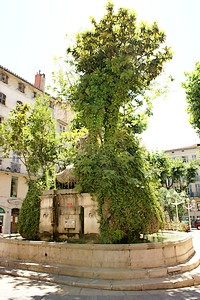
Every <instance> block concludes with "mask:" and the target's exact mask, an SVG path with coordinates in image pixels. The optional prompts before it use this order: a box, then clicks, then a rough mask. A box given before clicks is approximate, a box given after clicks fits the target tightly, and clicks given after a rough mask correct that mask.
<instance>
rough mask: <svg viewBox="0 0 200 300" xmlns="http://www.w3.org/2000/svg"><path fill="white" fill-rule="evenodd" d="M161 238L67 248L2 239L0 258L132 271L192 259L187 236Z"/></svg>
mask: <svg viewBox="0 0 200 300" xmlns="http://www.w3.org/2000/svg"><path fill="white" fill-rule="evenodd" d="M162 235H163V236H164V237H165V238H164V241H163V242H151V243H138V244H70V243H67V242H63V243H57V242H44V241H38V242H36V241H26V240H15V239H4V238H2V239H0V257H1V258H5V259H16V260H21V261H25V262H26V261H29V262H30V261H31V262H37V263H47V264H51V265H56V264H59V265H63V266H75V267H78V266H80V267H89V268H111V269H120V268H122V269H130V270H131V269H134V270H135V269H142V268H158V267H169V266H175V265H178V264H182V263H186V262H187V261H188V260H189V259H190V258H191V257H192V256H193V255H194V248H193V243H192V236H191V235H190V233H178V234H177V233H167V232H166V233H163V234H162ZM170 235H171V240H170Z"/></svg>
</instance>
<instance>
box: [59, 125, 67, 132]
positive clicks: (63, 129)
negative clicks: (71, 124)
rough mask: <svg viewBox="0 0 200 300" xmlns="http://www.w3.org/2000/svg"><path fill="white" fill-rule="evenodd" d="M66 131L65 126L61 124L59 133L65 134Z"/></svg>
mask: <svg viewBox="0 0 200 300" xmlns="http://www.w3.org/2000/svg"><path fill="white" fill-rule="evenodd" d="M65 130H66V128H65V126H64V125H62V124H59V131H60V132H65Z"/></svg>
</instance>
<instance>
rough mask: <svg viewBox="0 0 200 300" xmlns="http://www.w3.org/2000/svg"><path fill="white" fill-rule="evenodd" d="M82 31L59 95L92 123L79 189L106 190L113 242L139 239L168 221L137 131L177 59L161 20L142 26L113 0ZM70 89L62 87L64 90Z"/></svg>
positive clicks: (106, 230) (103, 218)
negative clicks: (155, 86)
mask: <svg viewBox="0 0 200 300" xmlns="http://www.w3.org/2000/svg"><path fill="white" fill-rule="evenodd" d="M91 22H92V25H93V28H92V29H91V30H87V31H85V32H82V33H79V34H78V35H77V37H76V43H75V44H74V45H73V46H71V47H69V48H68V49H67V54H68V56H67V59H66V62H68V63H69V64H68V65H67V67H68V66H71V68H72V69H73V70H74V71H75V72H76V75H77V77H76V78H75V81H74V82H70V87H69V88H68V89H67V88H66V87H67V84H66V82H64V83H63V81H62V85H63V86H62V87H61V89H59V95H61V94H62V93H63V95H62V96H64V97H65V100H68V101H69V102H70V104H71V105H72V107H73V109H74V110H75V112H76V114H77V119H78V123H79V125H80V126H83V127H85V128H86V129H87V130H88V137H87V143H86V146H85V148H84V149H83V150H82V151H80V152H79V154H78V155H77V158H76V159H75V172H76V176H77V178H78V182H79V191H86V192H90V193H91V194H95V195H97V197H98V212H99V215H100V230H101V237H102V240H103V241H104V242H106V243H113V242H130V241H133V240H137V239H138V238H139V237H140V234H141V233H147V232H155V231H157V230H158V229H159V228H160V226H162V213H161V209H160V206H159V203H158V202H157V200H156V198H155V195H154V192H153V189H152V187H151V184H150V183H149V181H148V178H147V170H146V169H147V168H146V163H147V161H146V159H145V156H144V155H143V152H144V149H141V148H140V146H139V142H138V140H137V138H136V136H135V133H140V132H142V131H143V130H144V128H145V127H146V116H147V115H149V114H150V113H151V101H150V99H149V92H150V91H151V85H152V82H153V81H154V80H155V79H156V78H157V76H158V75H160V74H161V72H162V70H163V65H164V63H165V62H167V61H168V60H170V59H171V52H170V49H169V48H168V47H166V46H163V47H161V45H162V44H164V43H165V39H166V36H165V34H164V32H163V31H161V30H159V28H158V26H157V24H156V23H154V24H153V25H148V24H146V23H142V24H141V25H140V26H138V24H137V21H136V15H135V13H134V12H131V11H129V10H128V9H124V8H120V9H119V10H118V12H117V13H115V12H114V6H113V4H111V3H108V4H107V13H106V15H105V16H104V17H103V18H102V19H101V20H100V21H99V22H97V21H96V20H95V19H94V18H93V19H92V20H91ZM60 91H62V92H60Z"/></svg>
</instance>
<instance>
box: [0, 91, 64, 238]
mask: <svg viewBox="0 0 200 300" xmlns="http://www.w3.org/2000/svg"><path fill="white" fill-rule="evenodd" d="M0 137H1V138H0V146H1V147H2V151H3V152H4V154H5V155H7V156H9V155H10V151H13V152H15V153H16V154H18V156H19V159H20V160H21V162H22V163H23V164H24V165H25V167H26V170H27V172H28V182H27V184H28V187H29V189H28V193H27V195H26V198H25V199H24V201H23V203H22V207H21V209H20V215H19V226H18V230H19V232H20V234H21V235H22V236H23V237H24V238H26V239H38V231H39V218H40V197H39V196H40V195H41V193H42V188H43V189H44V187H45V186H46V187H47V188H48V185H49V183H48V173H49V172H54V170H53V169H54V167H55V163H56V162H57V159H58V149H57V141H58V139H57V137H56V127H55V121H54V119H53V117H52V110H51V109H50V99H49V97H47V98H46V97H45V96H44V97H42V98H38V99H36V102H35V105H34V106H33V107H31V106H29V105H28V104H23V105H21V104H17V107H16V108H15V109H14V110H12V111H11V113H10V115H9V118H8V119H5V120H4V121H3V123H2V124H1V126H0ZM34 177H35V179H36V177H39V179H37V180H35V179H33V178H34ZM44 178H46V180H44Z"/></svg>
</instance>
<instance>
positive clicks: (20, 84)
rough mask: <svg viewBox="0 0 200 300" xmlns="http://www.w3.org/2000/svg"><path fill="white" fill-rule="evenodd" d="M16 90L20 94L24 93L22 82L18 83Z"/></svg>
mask: <svg viewBox="0 0 200 300" xmlns="http://www.w3.org/2000/svg"><path fill="white" fill-rule="evenodd" d="M18 90H19V91H20V92H22V93H24V90H25V85H24V84H23V83H22V82H19V83H18Z"/></svg>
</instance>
